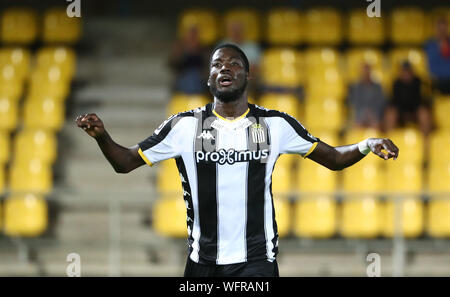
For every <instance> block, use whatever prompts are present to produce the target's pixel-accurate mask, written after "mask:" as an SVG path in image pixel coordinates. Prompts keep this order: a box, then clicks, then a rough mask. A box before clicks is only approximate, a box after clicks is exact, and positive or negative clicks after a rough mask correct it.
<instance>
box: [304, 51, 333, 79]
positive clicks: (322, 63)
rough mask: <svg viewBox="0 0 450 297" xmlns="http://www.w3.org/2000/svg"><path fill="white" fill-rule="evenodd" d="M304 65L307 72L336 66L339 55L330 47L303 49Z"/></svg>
mask: <svg viewBox="0 0 450 297" xmlns="http://www.w3.org/2000/svg"><path fill="white" fill-rule="evenodd" d="M304 59H305V67H306V71H307V72H308V74H310V73H313V72H316V71H321V72H322V70H323V69H326V68H337V67H338V65H339V62H340V59H341V57H340V55H339V53H338V52H337V51H336V49H334V48H331V47H319V48H310V49H308V50H306V51H305V55H304Z"/></svg>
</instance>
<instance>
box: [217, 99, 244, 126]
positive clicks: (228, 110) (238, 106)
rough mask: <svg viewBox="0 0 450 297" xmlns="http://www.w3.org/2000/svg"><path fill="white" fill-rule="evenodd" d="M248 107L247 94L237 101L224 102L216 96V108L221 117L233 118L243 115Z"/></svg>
mask: <svg viewBox="0 0 450 297" xmlns="http://www.w3.org/2000/svg"><path fill="white" fill-rule="evenodd" d="M247 109H248V102H247V96H246V95H244V96H242V97H241V98H239V99H238V100H236V101H232V102H223V101H220V100H219V99H217V98H214V110H215V112H216V113H217V114H219V115H220V116H221V117H224V118H226V119H229V120H233V119H235V118H238V117H240V116H242V115H243V114H244V113H245V112H246V111H247Z"/></svg>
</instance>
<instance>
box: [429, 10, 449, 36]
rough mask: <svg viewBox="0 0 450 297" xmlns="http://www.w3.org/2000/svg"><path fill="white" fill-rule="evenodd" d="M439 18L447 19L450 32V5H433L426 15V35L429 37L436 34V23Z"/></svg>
mask: <svg viewBox="0 0 450 297" xmlns="http://www.w3.org/2000/svg"><path fill="white" fill-rule="evenodd" d="M440 18H445V19H446V20H447V25H448V29H447V30H448V32H450V6H442V7H434V8H433V9H432V10H431V12H430V13H429V15H428V24H427V25H428V29H427V35H428V37H429V38H433V37H435V36H436V24H437V21H438V20H439V19H440Z"/></svg>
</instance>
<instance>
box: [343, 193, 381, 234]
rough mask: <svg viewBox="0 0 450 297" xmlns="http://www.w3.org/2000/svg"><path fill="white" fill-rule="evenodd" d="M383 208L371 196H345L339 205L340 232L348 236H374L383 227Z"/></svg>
mask: <svg viewBox="0 0 450 297" xmlns="http://www.w3.org/2000/svg"><path fill="white" fill-rule="evenodd" d="M382 214H383V208H382V205H381V202H380V201H379V200H378V199H377V198H376V197H373V196H359V197H358V196H357V197H346V198H345V200H344V201H343V204H342V206H341V226H340V232H341V234H342V235H343V236H345V237H349V238H374V237H377V236H378V235H379V234H380V232H381V230H382V227H383V222H382V217H383V216H382Z"/></svg>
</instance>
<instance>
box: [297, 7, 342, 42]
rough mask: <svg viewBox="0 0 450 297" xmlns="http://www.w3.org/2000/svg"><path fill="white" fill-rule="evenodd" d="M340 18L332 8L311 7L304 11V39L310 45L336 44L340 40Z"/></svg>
mask: <svg viewBox="0 0 450 297" xmlns="http://www.w3.org/2000/svg"><path fill="white" fill-rule="evenodd" d="M342 37H343V30H342V20H341V15H340V14H339V12H338V11H337V10H335V9H333V8H312V9H309V10H307V11H306V13H305V41H306V42H307V43H309V44H312V45H317V44H321V45H323V44H327V45H337V44H339V43H340V42H341V41H342Z"/></svg>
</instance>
